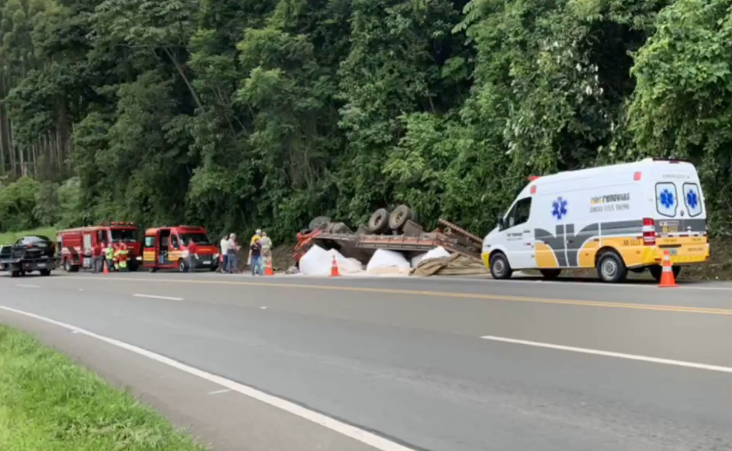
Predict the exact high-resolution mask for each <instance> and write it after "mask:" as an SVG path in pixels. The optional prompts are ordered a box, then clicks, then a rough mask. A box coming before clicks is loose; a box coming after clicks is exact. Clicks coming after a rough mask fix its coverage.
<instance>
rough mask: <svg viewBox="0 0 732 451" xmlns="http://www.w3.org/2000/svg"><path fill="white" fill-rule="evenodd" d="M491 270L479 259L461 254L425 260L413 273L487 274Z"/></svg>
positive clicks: (434, 274) (424, 275) (431, 274)
mask: <svg viewBox="0 0 732 451" xmlns="http://www.w3.org/2000/svg"><path fill="white" fill-rule="evenodd" d="M489 274H490V272H489V271H488V269H487V268H486V267H485V266H483V263H481V262H480V261H479V260H476V259H474V258H471V257H466V256H464V255H460V254H452V255H450V256H449V257H439V258H434V259H430V260H423V261H422V262H420V263H419V265H417V267H416V268H414V269H412V271H411V275H413V276H418V277H426V276H487V275H489Z"/></svg>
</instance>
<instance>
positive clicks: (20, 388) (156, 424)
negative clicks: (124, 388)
mask: <svg viewBox="0 0 732 451" xmlns="http://www.w3.org/2000/svg"><path fill="white" fill-rule="evenodd" d="M0 449H2V450H3V451H27V450H43V451H100V450H125V451H128V450H129V451H135V450H139V451H149V450H159V451H203V450H204V448H203V447H202V446H199V445H197V444H195V443H194V442H193V441H192V440H191V439H190V438H189V437H187V436H186V435H185V434H183V433H181V432H178V431H176V430H174V428H173V427H172V426H171V424H170V423H168V422H167V421H166V420H165V419H164V418H162V417H161V416H160V415H158V414H156V413H155V412H153V411H152V410H151V409H150V408H148V407H146V406H144V405H141V404H140V403H139V402H138V401H136V400H135V399H134V398H133V397H132V396H131V395H130V394H128V393H124V392H121V391H118V390H117V389H115V388H113V387H111V386H110V385H109V384H107V383H106V382H104V381H103V380H102V379H101V378H100V377H98V376H97V375H95V374H94V373H92V372H90V371H88V370H86V369H84V368H81V367H79V366H77V365H75V364H73V363H72V362H71V361H69V359H68V358H66V357H65V356H63V355H61V354H59V353H57V352H55V351H53V350H51V349H49V348H47V347H45V346H44V345H42V344H41V343H40V342H39V341H37V340H36V339H35V338H33V337H31V336H30V335H28V334H25V333H23V332H20V331H17V330H14V329H12V328H9V327H5V326H0Z"/></svg>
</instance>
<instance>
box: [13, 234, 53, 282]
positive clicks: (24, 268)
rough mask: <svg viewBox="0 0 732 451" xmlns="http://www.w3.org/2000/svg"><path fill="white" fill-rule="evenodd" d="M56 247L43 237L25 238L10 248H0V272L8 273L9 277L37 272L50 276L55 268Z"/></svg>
mask: <svg viewBox="0 0 732 451" xmlns="http://www.w3.org/2000/svg"><path fill="white" fill-rule="evenodd" d="M55 254H56V245H55V243H54V242H53V241H51V240H49V239H48V238H47V237H45V236H41V235H31V236H25V237H23V238H21V239H19V240H18V241H16V242H15V244H13V245H12V246H3V247H2V248H0V270H3V271H9V272H10V275H11V277H18V276H23V275H25V274H27V273H30V272H33V271H38V272H39V273H40V274H41V275H42V276H50V275H51V270H52V269H54V268H55V267H56V263H57V261H58V259H57V258H56V257H55Z"/></svg>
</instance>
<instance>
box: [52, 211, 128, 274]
mask: <svg viewBox="0 0 732 451" xmlns="http://www.w3.org/2000/svg"><path fill="white" fill-rule="evenodd" d="M109 243H112V247H113V248H115V249H117V248H119V247H120V246H122V244H124V245H125V246H127V250H128V251H129V254H128V257H127V258H128V261H129V263H128V266H129V269H130V271H136V270H137V267H138V266H139V265H140V264H141V260H142V258H141V257H142V253H141V249H142V246H141V245H140V242H139V241H138V240H137V226H136V225H135V224H134V223H132V222H110V223H107V224H99V225H97V226H91V227H80V228H76V229H68V230H60V231H59V232H58V234H57V235H56V249H58V250H59V251H60V255H59V258H60V261H61V265H62V266H63V268H64V270H66V271H67V272H77V271H79V269H92V252H93V249H94V247H95V246H96V245H97V244H101V245H102V246H105V245H107V244H109Z"/></svg>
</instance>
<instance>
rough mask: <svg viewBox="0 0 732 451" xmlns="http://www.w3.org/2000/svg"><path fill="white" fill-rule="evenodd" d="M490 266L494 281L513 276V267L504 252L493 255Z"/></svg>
mask: <svg viewBox="0 0 732 451" xmlns="http://www.w3.org/2000/svg"><path fill="white" fill-rule="evenodd" d="M488 266H489V267H490V270H491V275H492V276H493V278H494V279H508V278H510V277H511V274H513V270H512V269H511V265H510V264H509V263H508V259H507V258H506V256H505V255H504V254H503V252H496V253H495V254H493V255H492V256H491V260H490V264H489V265H488Z"/></svg>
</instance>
